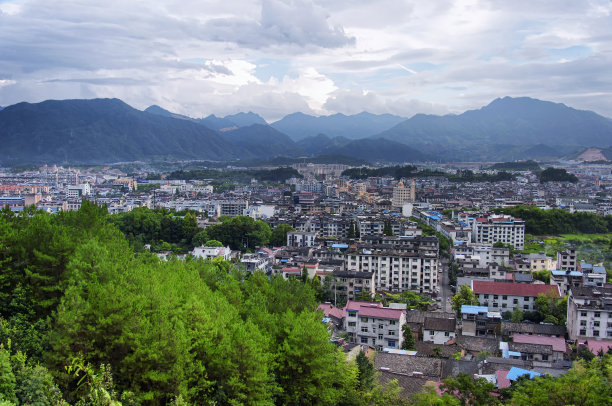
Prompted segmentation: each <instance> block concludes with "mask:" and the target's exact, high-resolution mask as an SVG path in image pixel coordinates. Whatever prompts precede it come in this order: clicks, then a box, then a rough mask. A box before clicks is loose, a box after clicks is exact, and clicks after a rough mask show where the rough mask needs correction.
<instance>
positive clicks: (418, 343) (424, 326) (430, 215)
mask: <svg viewBox="0 0 612 406" xmlns="http://www.w3.org/2000/svg"><path fill="white" fill-rule="evenodd" d="M233 165H234V166H231V165H225V166H223V165H216V166H214V167H210V166H206V165H204V164H203V163H197V162H185V163H182V164H181V165H180V168H181V169H180V170H176V169H175V168H176V167H177V166H176V165H175V167H174V169H164V167H163V165H162V166H160V165H157V166H155V165H153V164H144V163H125V164H115V165H109V166H105V167H103V166H94V167H79V168H71V167H62V166H56V165H49V166H48V165H45V166H42V167H40V168H37V169H30V170H12V169H4V170H2V171H0V194H1V196H0V206H2V207H4V209H3V210H2V211H1V212H0V266H1V267H2V273H1V274H0V295H1V300H0V343H1V344H0V371H1V375H0V405H3V406H4V405H12V404H32V405H34V404H36V405H39V404H40V405H57V404H67V403H66V402H70V403H73V402H74V403H76V404H95V405H98V404H99V405H111V404H112V405H116V404H122V405H140V404H142V405H145V404H146V405H149V404H151V405H158V404H174V405H184V404H193V405H202V404H295V405H298V404H302V405H310V404H343V405H344V404H345V405H374V404H376V405H399V404H417V405H430V404H448V405H459V404H471V405H489V404H501V403H503V404H520V405H527V404H536V403H542V404H555V405H557V404H558V405H561V404H584V405H586V404H592V405H599V404H602V405H603V404H609V403H610V402H611V401H612V385H611V383H610V380H611V376H610V371H611V368H612V355H610V354H612V285H611V284H610V283H609V282H611V281H612V274H611V273H610V272H611V271H612V204H611V200H610V198H611V196H612V167H611V166H610V164H609V163H607V162H584V161H579V160H574V161H562V162H555V163H551V164H543V163H537V162H534V161H519V162H508V163H497V164H483V163H479V164H473V163H459V164H438V165H435V164H429V165H420V166H418V167H417V166H411V165H405V166H377V167H373V166H360V165H359V166H349V165H344V164H333V163H325V164H321V163H312V162H307V161H304V162H300V163H294V164H292V165H286V166H274V165H268V166H260V167H238V166H236V163H234V164H233Z"/></svg>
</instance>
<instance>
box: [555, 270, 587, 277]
mask: <svg viewBox="0 0 612 406" xmlns="http://www.w3.org/2000/svg"><path fill="white" fill-rule="evenodd" d="M550 273H551V274H553V275H555V276H563V275H569V276H582V272H578V271H569V273H568V272H567V271H550Z"/></svg>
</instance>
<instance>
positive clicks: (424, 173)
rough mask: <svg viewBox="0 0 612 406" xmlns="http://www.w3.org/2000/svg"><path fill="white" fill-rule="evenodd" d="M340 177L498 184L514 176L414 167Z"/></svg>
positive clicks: (354, 171) (350, 171) (348, 173)
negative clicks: (450, 172) (453, 172)
mask: <svg viewBox="0 0 612 406" xmlns="http://www.w3.org/2000/svg"><path fill="white" fill-rule="evenodd" d="M342 176H347V177H349V178H351V179H367V178H370V177H381V176H390V177H394V178H395V179H401V178H429V177H443V178H448V180H449V181H450V182H458V183H462V182H499V181H503V180H513V179H514V178H515V176H514V175H512V174H510V173H508V172H504V171H500V172H497V173H495V174H492V175H490V174H487V173H477V174H475V173H474V172H472V171H470V170H464V171H458V172H457V173H456V174H455V175H450V174H448V173H446V172H442V171H433V170H430V169H423V170H419V169H417V167H416V166H412V165H408V166H386V167H384V168H376V169H371V168H366V167H363V168H351V169H347V170H345V171H344V172H342Z"/></svg>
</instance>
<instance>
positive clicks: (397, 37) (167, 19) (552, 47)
mask: <svg viewBox="0 0 612 406" xmlns="http://www.w3.org/2000/svg"><path fill="white" fill-rule="evenodd" d="M502 96H531V97H536V98H539V99H544V100H551V101H556V102H562V103H565V104H567V105H569V106H572V107H576V108H580V109H590V110H594V111H596V112H598V113H600V114H603V115H606V116H608V117H612V2H611V1H609V0H571V1H566V0H542V1H540V0H529V1H527V0H511V1H510V0H461V1H450V0H448V1H447V0H431V1H417V0H414V1H412V0H411V1H402V0H368V1H364V0H250V1H247V0H223V1H207V0H175V1H170V0H168V1H161V0H147V1H140V0H106V1H91V0H53V1H49V0H0V105H1V106H7V105H10V104H13V103H16V102H20V101H29V102H39V101H42V100H45V99H66V98H94V97H117V98H120V99H122V100H124V101H126V102H127V103H129V104H131V105H132V106H134V107H136V108H139V109H144V108H146V107H147V106H149V105H151V104H158V105H160V106H162V107H164V108H167V109H169V110H172V111H174V112H177V113H182V114H187V115H190V116H193V117H202V116H207V115H209V114H213V113H214V114H216V115H221V116H223V115H227V114H232V113H236V112H238V111H249V110H251V111H254V112H257V113H259V114H261V115H262V116H263V117H264V118H266V119H267V120H268V121H273V120H277V119H279V118H281V117H282V116H283V115H285V114H288V113H291V112H295V111H302V112H305V113H310V114H316V115H321V114H333V113H344V114H354V113H358V112H361V111H364V110H367V111H370V112H373V113H393V114H398V115H402V116H406V117H409V116H412V115H413V114H415V113H435V114H443V113H449V112H453V113H458V112H462V111H464V110H466V109H471V108H479V107H481V106H483V105H485V104H488V103H489V102H490V101H491V100H493V99H495V98H496V97H502Z"/></svg>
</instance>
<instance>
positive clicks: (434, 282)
mask: <svg viewBox="0 0 612 406" xmlns="http://www.w3.org/2000/svg"><path fill="white" fill-rule="evenodd" d="M438 267H439V264H438V256H437V255H436V254H422V253H417V252H398V251H381V250H368V249H362V250H359V251H357V252H349V253H347V258H346V269H347V270H348V271H360V272H373V273H374V274H375V276H374V282H375V285H376V290H385V291H390V292H403V291H406V290H412V291H415V292H418V293H434V292H435V291H436V288H437V287H438Z"/></svg>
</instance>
